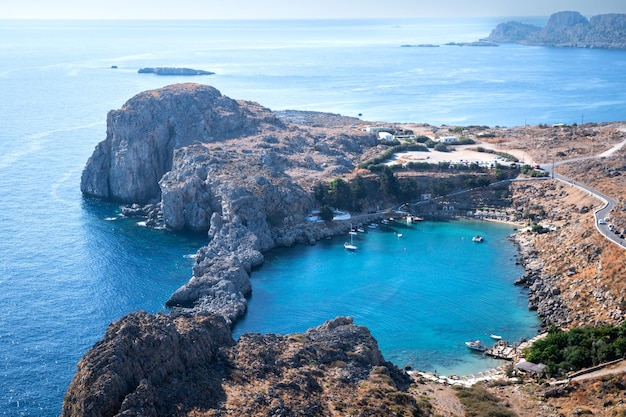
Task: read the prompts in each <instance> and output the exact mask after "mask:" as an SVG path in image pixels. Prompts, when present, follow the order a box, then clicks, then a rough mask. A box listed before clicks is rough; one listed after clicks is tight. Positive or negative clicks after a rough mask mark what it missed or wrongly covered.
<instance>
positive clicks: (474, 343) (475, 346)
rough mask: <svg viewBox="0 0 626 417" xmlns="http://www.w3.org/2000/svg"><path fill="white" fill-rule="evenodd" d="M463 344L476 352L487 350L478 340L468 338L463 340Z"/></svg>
mask: <svg viewBox="0 0 626 417" xmlns="http://www.w3.org/2000/svg"><path fill="white" fill-rule="evenodd" d="M465 346H467V347H468V348H470V349H472V350H475V351H477V352H484V351H485V350H487V346H485V345H483V344H482V342H481V341H480V340H470V341H469V342H465Z"/></svg>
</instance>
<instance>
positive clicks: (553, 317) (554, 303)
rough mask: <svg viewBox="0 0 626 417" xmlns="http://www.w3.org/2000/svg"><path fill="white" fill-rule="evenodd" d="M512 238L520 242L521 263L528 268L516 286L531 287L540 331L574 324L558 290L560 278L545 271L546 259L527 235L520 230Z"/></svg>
mask: <svg viewBox="0 0 626 417" xmlns="http://www.w3.org/2000/svg"><path fill="white" fill-rule="evenodd" d="M512 240H513V241H514V242H515V243H516V245H517V248H518V253H519V256H520V263H521V265H522V266H523V267H524V269H525V272H524V274H523V275H522V276H521V277H520V278H518V279H517V280H516V281H515V285H519V286H522V287H524V288H527V289H528V291H529V294H528V309H529V310H531V311H536V312H537V317H538V318H539V321H540V328H539V331H540V332H545V331H547V330H548V329H549V328H550V326H557V327H562V328H567V327H568V326H569V325H570V324H571V319H570V317H571V312H570V309H569V308H568V307H567V305H566V303H565V302H564V301H563V298H562V296H561V291H560V290H559V289H558V285H557V282H558V277H556V276H554V275H550V274H548V273H546V272H545V271H544V265H543V262H542V260H541V259H540V258H539V256H538V254H537V251H536V250H535V248H534V247H533V244H532V240H531V239H529V238H528V237H527V235H525V234H523V233H517V234H515V235H513V237H512Z"/></svg>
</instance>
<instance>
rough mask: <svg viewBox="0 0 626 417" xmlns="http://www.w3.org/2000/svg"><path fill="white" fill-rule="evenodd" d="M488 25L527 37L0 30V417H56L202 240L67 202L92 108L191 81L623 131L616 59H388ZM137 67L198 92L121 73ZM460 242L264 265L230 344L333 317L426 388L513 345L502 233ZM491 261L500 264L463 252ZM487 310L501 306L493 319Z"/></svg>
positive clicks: (622, 81)
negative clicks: (73, 385)
mask: <svg viewBox="0 0 626 417" xmlns="http://www.w3.org/2000/svg"><path fill="white" fill-rule="evenodd" d="M508 20H522V21H524V22H525V23H535V24H543V23H545V21H546V20H547V19H543V20H542V21H536V19H533V20H529V19H517V18H515V19H513V18H498V19H493V18H491V19H471V20H468V19H465V20H464V19H459V20H454V21H449V20H432V19H431V20H429V19H414V20H406V19H399V20H398V19H394V20H363V21H361V20H358V21H355V20H333V21H281V22H278V21H274V22H241V21H240V22H232V21H231V22H199V21H198V22H146V21H125V22H115V21H112V22H106V21H102V22H98V21H90V22H81V21H67V22H63V21H52V22H50V21H6V20H2V21H0V64H1V65H0V97H2V100H0V288H1V291H0V306H2V307H3V314H2V315H0V415H4V416H35V417H42V416H56V415H58V414H59V412H60V409H61V402H62V400H63V394H64V392H65V390H66V389H67V386H68V384H69V383H70V381H71V378H72V377H73V374H74V372H75V370H76V363H77V362H78V361H79V360H80V358H81V356H82V355H83V354H84V353H85V352H86V351H87V349H89V347H91V346H92V345H93V344H94V343H95V342H96V341H98V340H99V339H100V338H101V337H102V335H103V334H104V331H105V329H106V327H107V325H108V324H109V323H111V322H112V321H114V320H117V319H119V318H120V317H121V316H123V315H124V314H127V313H129V312H132V311H136V310H140V309H141V310H148V311H151V312H156V311H162V310H163V309H164V307H163V305H164V303H165V301H166V300H167V298H168V297H169V295H170V294H171V293H172V292H173V291H174V290H175V289H176V288H178V287H179V286H180V285H182V284H183V283H185V282H186V281H187V280H188V279H189V278H190V276H191V265H192V263H193V261H192V259H190V258H189V255H190V254H193V253H194V252H195V251H196V249H197V248H198V247H200V246H201V245H202V244H203V243H205V241H206V239H205V237H204V236H199V237H198V236H181V235H174V234H172V233H168V232H166V231H152V230H147V229H145V228H142V227H139V226H137V224H136V222H135V221H132V220H127V219H119V218H118V217H117V212H118V207H117V206H116V205H110V204H103V203H101V202H96V201H90V200H84V199H83V198H82V196H81V194H80V191H79V183H80V173H81V171H82V168H83V167H84V165H85V162H86V161H87V158H89V156H90V155H91V153H92V151H93V149H94V147H95V146H96V144H97V143H98V142H99V141H101V140H103V139H104V138H105V136H106V114H107V112H108V111H109V110H111V109H118V108H120V107H121V106H122V105H123V104H124V102H126V101H127V100H128V99H129V98H131V97H132V96H134V95H135V94H138V93H140V92H141V91H145V90H148V89H153V88H159V87H163V86H165V85H168V84H173V83H181V82H198V83H204V84H211V85H213V86H215V87H216V88H218V89H219V90H220V91H222V93H223V94H226V95H228V96H230V97H233V98H235V99H246V100H253V101H257V102H259V103H261V104H262V105H265V106H267V107H270V108H271V109H273V110H283V109H300V110H319V111H329V112H335V113H341V114H344V115H348V116H355V115H357V114H359V113H362V114H363V118H364V119H365V120H382V121H397V122H426V123H431V124H448V125H453V124H486V125H492V126H493V125H503V126H514V125H522V124H523V123H525V122H527V123H529V124H537V123H548V124H550V123H563V122H565V123H574V122H576V123H579V122H580V121H581V117H582V116H583V115H584V121H585V122H602V121H612V120H624V119H626V78H625V77H624V73H625V70H626V51H604V50H581V49H555V48H539V47H522V46H517V45H502V46H500V47H496V48H468V47H457V46H454V47H452V46H441V47H439V48H401V47H400V45H402V44H419V43H438V44H443V43H445V42H452V41H453V42H466V41H474V40H476V39H478V38H480V37H485V36H487V35H488V34H489V32H490V31H491V29H493V28H494V27H495V26H496V25H497V24H498V23H501V22H503V21H508ZM540 20H541V19H540ZM113 65H115V66H117V69H112V68H111V67H112V66H113ZM154 66H179V67H191V68H198V69H205V70H211V71H214V72H215V73H216V74H215V75H214V76H207V77H157V76H153V75H147V74H138V73H137V70H138V69H139V68H142V67H154ZM110 218H115V220H111V219H110ZM107 219H109V220H107ZM466 227H470V228H471V227H474V226H472V225H466V224H461V223H445V224H439V223H438V224H430V223H424V224H420V225H419V226H416V230H415V231H409V230H407V231H405V232H404V233H405V234H406V237H405V239H404V240H403V241H402V243H401V245H402V246H398V245H399V244H400V242H398V241H397V240H394V237H393V236H392V234H386V233H383V232H381V233H380V234H371V235H369V236H367V238H366V239H365V240H364V241H362V242H359V245H360V246H361V248H362V250H360V251H359V252H358V253H357V254H354V255H349V256H347V255H348V254H346V253H345V252H343V249H342V248H341V247H340V246H341V244H342V243H343V239H338V240H335V241H324V242H320V243H319V244H318V245H316V246H314V247H298V248H292V249H289V250H285V251H276V252H272V254H270V255H268V257H269V258H270V261H271V262H268V263H267V264H266V265H264V266H263V267H262V268H261V269H260V270H259V271H256V272H255V273H254V275H253V285H254V294H253V296H252V299H251V304H250V313H249V314H248V315H247V316H246V319H245V321H244V322H242V323H241V324H240V326H238V327H237V329H236V331H237V332H241V331H242V330H243V329H249V330H251V331H271V332H287V331H303V330H304V329H305V328H306V327H308V326H310V325H318V324H320V323H321V322H323V321H325V320H327V319H329V318H332V317H334V316H336V315H340V314H341V315H347V314H349V315H352V316H354V317H355V320H356V322H357V323H358V324H363V325H367V326H368V327H370V328H371V329H372V332H373V333H374V336H375V337H376V338H377V339H378V340H379V341H380V345H381V347H382V348H383V351H384V353H385V356H386V357H387V358H388V359H392V360H394V361H396V362H397V363H398V364H399V365H401V366H402V365H404V364H412V365H413V366H415V367H418V368H419V367H422V368H429V365H431V364H432V367H433V368H434V367H435V366H436V367H437V370H438V372H440V373H443V372H444V371H445V370H447V369H450V370H452V369H473V368H474V367H475V366H482V365H486V364H487V363H486V361H483V360H481V359H480V358H473V357H472V356H468V354H467V352H466V351H465V348H464V346H462V342H463V341H465V340H466V339H469V338H483V339H484V336H485V334H488V333H489V332H491V331H492V329H493V331H497V332H500V333H502V334H503V336H505V337H507V338H510V339H515V338H518V337H521V336H525V335H527V333H528V332H529V331H530V332H532V328H533V323H532V316H530V318H529V315H528V312H527V311H526V301H525V297H524V295H523V293H521V292H520V291H519V290H518V289H516V288H514V287H511V281H512V279H513V278H514V276H517V275H518V274H519V271H518V268H517V267H515V266H512V264H511V258H512V256H513V255H512V252H509V251H512V250H513V248H512V247H511V246H510V245H509V244H508V243H507V242H505V241H504V240H503V239H504V236H505V235H506V234H507V233H508V232H509V230H507V229H506V228H505V229H504V230H503V231H502V235H499V234H498V233H496V235H492V231H491V229H488V230H487V229H484V230H482V227H491V226H487V225H481V227H480V229H481V231H482V232H483V233H484V234H486V235H488V237H489V238H488V241H487V242H486V243H485V244H484V245H483V246H480V247H478V246H476V245H468V243H469V242H468V241H467V239H468V238H469V237H470V236H471V235H472V234H473V233H474V231H473V230H465V228H466ZM498 227H499V226H498ZM431 228H432V235H430V233H431V232H429V230H431ZM462 230H465V231H464V232H461V231H462ZM461 233H462V234H461ZM494 233H495V232H494ZM427 236H430V237H429V238H427ZM446 236H447V237H446ZM498 236H501V237H498ZM395 239H397V237H396V238H395ZM498 239H500V240H498ZM495 242H501V243H502V244H501V245H496V244H495ZM337 247H339V250H337ZM405 247H406V252H404V248H405ZM491 250H498V251H499V250H502V251H503V252H498V253H499V254H494V253H474V252H473V251H485V252H489V251H491ZM368 253H369V256H368V255H367V254H368ZM466 255H468V257H466ZM390 258H393V261H392V262H390V261H389V259H390ZM377 259H378V260H377ZM488 260H490V261H488ZM331 261H332V262H331ZM483 262H484V264H483ZM280 265H285V268H286V269H294V268H295V269H294V270H295V271H297V273H298V275H297V276H296V277H293V276H292V277H290V276H289V275H288V274H287V273H284V272H283V271H277V272H276V274H274V273H271V274H270V275H277V276H280V277H282V278H281V279H280V280H275V281H274V282H272V281H271V280H270V279H269V275H265V274H266V273H269V272H271V271H272V269H273V268H277V267H279V266H280ZM396 265H397V266H398V269H395V266H396ZM325 268H326V269H325ZM341 268H345V269H344V270H341ZM329 269H330V270H331V271H332V272H333V274H330V272H328V271H329ZM335 271H340V273H338V274H336V275H335V274H334V272H335ZM443 271H445V273H442V272H443ZM468 271H472V272H468ZM486 271H491V272H489V273H488V272H486ZM309 274H313V275H309ZM363 274H366V275H363ZM468 274H469V275H468ZM321 278H323V279H321ZM351 280H356V285H351V284H354V282H352V281H351ZM306 285H309V286H308V287H307V286H306ZM460 288H464V289H465V291H466V293H465V294H461V296H462V297H461V298H459V294H458V293H455V291H456V290H458V289H460ZM302 294H305V296H302ZM283 295H284V296H285V297H287V298H281V297H283ZM463 295H464V296H463ZM507 297H510V298H507ZM496 298H499V299H502V300H507V301H506V302H503V303H501V305H500V308H501V310H500V312H501V314H499V315H498V314H495V313H494V310H495V309H496V308H495V307H493V306H491V305H490V303H492V302H493V300H494V299H496ZM476 303H478V304H476ZM286 308H289V309H290V311H289V315H286V314H282V312H283V311H284V310H285V309H286ZM307 308H308V310H307ZM487 312H489V313H487ZM318 313H319V314H318ZM285 317H287V320H284V318H285ZM309 319H310V320H309ZM281 320H282V321H284V322H281ZM307 320H308V321H307ZM529 320H530V321H529ZM474 362H475V363H474ZM425 364H426V365H425ZM435 364H436V365H435Z"/></svg>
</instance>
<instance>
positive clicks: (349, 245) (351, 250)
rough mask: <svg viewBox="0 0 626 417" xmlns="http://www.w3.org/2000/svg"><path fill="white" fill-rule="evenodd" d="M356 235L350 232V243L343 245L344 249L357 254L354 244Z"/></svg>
mask: <svg viewBox="0 0 626 417" xmlns="http://www.w3.org/2000/svg"><path fill="white" fill-rule="evenodd" d="M354 235H356V232H350V243H348V242H346V243H344V244H343V247H344V248H345V249H346V250H348V251H350V252H356V250H357V247H356V245H355V244H354Z"/></svg>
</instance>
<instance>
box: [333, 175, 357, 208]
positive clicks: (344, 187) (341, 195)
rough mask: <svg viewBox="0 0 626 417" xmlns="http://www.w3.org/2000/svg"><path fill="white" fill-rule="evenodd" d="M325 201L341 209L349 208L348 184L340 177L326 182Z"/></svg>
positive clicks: (350, 205) (350, 197) (350, 202)
mask: <svg viewBox="0 0 626 417" xmlns="http://www.w3.org/2000/svg"><path fill="white" fill-rule="evenodd" d="M327 203H328V204H331V205H332V206H334V207H337V208H343V209H350V208H351V207H352V195H351V193H350V186H349V185H348V184H347V183H346V182H345V181H344V180H342V179H341V178H335V179H334V180H332V181H331V182H330V184H328V200H327Z"/></svg>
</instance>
